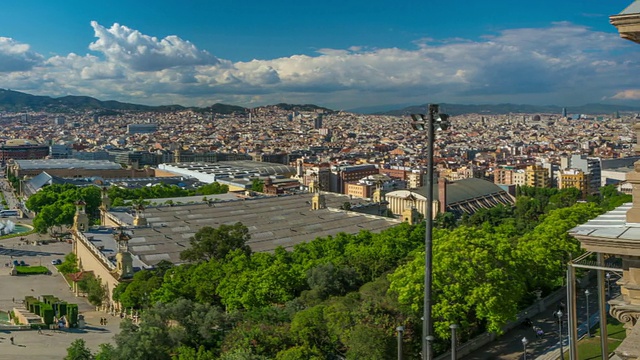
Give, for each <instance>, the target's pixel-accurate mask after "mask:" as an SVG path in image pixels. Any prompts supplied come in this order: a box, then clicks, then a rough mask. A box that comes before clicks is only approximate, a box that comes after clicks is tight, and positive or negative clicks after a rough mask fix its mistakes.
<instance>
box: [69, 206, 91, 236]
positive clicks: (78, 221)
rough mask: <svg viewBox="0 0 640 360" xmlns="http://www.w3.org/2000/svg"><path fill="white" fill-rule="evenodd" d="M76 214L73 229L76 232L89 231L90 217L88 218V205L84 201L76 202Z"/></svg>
mask: <svg viewBox="0 0 640 360" xmlns="http://www.w3.org/2000/svg"><path fill="white" fill-rule="evenodd" d="M75 205H76V214H75V215H74V216H73V229H74V230H76V231H80V232H83V231H87V230H88V229H89V216H87V212H86V208H87V203H85V202H84V201H82V200H78V201H76V202H75Z"/></svg>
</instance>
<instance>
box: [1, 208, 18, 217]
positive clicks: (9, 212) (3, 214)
mask: <svg viewBox="0 0 640 360" xmlns="http://www.w3.org/2000/svg"><path fill="white" fill-rule="evenodd" d="M18 215H19V213H18V210H0V217H9V216H18Z"/></svg>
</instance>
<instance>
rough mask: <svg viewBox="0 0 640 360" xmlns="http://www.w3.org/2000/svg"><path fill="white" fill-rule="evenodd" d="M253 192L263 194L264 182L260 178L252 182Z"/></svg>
mask: <svg viewBox="0 0 640 360" xmlns="http://www.w3.org/2000/svg"><path fill="white" fill-rule="evenodd" d="M251 191H255V192H263V191H264V181H262V180H260V179H259V178H255V179H253V180H251Z"/></svg>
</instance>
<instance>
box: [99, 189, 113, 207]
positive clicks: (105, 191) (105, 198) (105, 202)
mask: <svg viewBox="0 0 640 360" xmlns="http://www.w3.org/2000/svg"><path fill="white" fill-rule="evenodd" d="M108 190H109V188H107V187H106V186H103V187H102V190H101V195H102V197H101V200H102V203H101V204H100V207H101V208H102V209H105V210H109V208H110V207H111V199H109V193H108Z"/></svg>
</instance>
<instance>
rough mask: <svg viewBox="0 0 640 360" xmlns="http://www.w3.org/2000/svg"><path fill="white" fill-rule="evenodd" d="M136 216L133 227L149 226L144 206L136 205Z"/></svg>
mask: <svg viewBox="0 0 640 360" xmlns="http://www.w3.org/2000/svg"><path fill="white" fill-rule="evenodd" d="M133 210H134V211H135V216H134V217H133V226H147V219H146V218H145V217H144V206H143V205H142V204H136V205H134V206H133Z"/></svg>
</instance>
